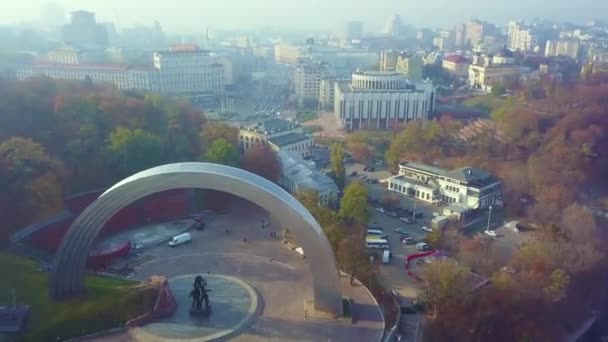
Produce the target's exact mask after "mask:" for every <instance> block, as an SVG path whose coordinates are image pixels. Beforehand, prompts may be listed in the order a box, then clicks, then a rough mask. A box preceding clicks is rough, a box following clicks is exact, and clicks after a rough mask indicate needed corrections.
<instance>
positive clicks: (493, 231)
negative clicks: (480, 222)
mask: <svg viewBox="0 0 608 342" xmlns="http://www.w3.org/2000/svg"><path fill="white" fill-rule="evenodd" d="M484 233H485V234H486V235H489V236H491V237H497V236H498V234H496V231H495V230H486V231H484Z"/></svg>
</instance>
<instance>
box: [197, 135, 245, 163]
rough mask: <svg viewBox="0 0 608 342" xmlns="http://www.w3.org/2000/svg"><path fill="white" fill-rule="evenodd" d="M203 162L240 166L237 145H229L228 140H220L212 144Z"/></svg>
mask: <svg viewBox="0 0 608 342" xmlns="http://www.w3.org/2000/svg"><path fill="white" fill-rule="evenodd" d="M203 160H205V161H207V162H210V163H216V164H224V165H229V166H238V164H239V151H238V150H237V148H236V146H235V145H233V144H231V143H229V142H228V141H226V139H224V138H219V139H216V140H215V141H213V142H212V143H211V146H209V149H207V152H205V154H204V156H203Z"/></svg>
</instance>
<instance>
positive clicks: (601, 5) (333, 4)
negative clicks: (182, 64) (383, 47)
mask: <svg viewBox="0 0 608 342" xmlns="http://www.w3.org/2000/svg"><path fill="white" fill-rule="evenodd" d="M51 2H53V3H56V4H59V5H61V6H63V8H64V10H65V11H66V14H67V13H69V12H70V11H73V10H77V9H84V10H89V11H92V12H96V13H97V18H98V20H99V21H113V22H115V23H117V24H118V26H119V27H124V26H131V25H134V24H146V25H149V24H150V23H151V22H152V21H153V20H154V19H158V20H159V21H160V23H161V25H162V26H163V27H164V28H165V30H167V31H173V32H175V31H182V30H187V31H193V30H201V29H204V28H205V27H212V28H251V27H257V26H265V25H268V26H289V27H292V28H297V29H303V28H304V29H307V28H310V29H311V30H313V29H312V28H314V27H316V28H320V29H337V28H341V27H343V26H344V23H345V22H346V21H347V20H349V19H351V20H361V21H363V22H364V23H365V30H366V31H374V30H379V29H381V28H382V27H383V26H384V23H385V22H386V21H387V20H388V18H389V17H390V16H391V15H392V14H395V13H397V14H400V15H401V18H402V19H403V22H404V23H406V24H413V25H415V26H435V27H447V26H452V25H454V24H455V23H458V22H464V21H466V20H468V19H471V18H480V19H486V20H489V21H492V22H495V23H505V22H506V21H507V20H509V19H511V18H523V19H529V18H533V17H535V16H537V17H543V18H547V19H553V20H560V21H562V20H569V21H574V22H581V23H582V22H587V21H589V20H591V19H604V18H606V17H607V16H608V14H607V13H608V0H477V1H473V0H55V1H51ZM47 3H49V0H0V23H17V22H20V21H27V22H31V21H35V20H38V19H39V18H40V9H41V8H42V6H43V5H44V4H47Z"/></svg>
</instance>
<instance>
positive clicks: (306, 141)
mask: <svg viewBox="0 0 608 342" xmlns="http://www.w3.org/2000/svg"><path fill="white" fill-rule="evenodd" d="M256 144H268V146H270V147H271V148H272V149H273V150H274V151H290V152H296V153H297V154H299V155H300V156H302V157H303V158H308V157H310V156H312V147H313V146H314V141H313V139H312V137H311V136H309V135H307V134H304V127H303V126H302V124H301V123H299V122H294V121H289V120H283V119H268V120H265V121H262V122H259V123H256V124H254V125H251V126H248V127H240V129H239V146H240V148H241V151H247V150H248V149H250V148H252V147H253V146H255V145H256Z"/></svg>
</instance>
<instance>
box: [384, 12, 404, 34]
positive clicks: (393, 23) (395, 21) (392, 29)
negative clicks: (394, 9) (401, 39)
mask: <svg viewBox="0 0 608 342" xmlns="http://www.w3.org/2000/svg"><path fill="white" fill-rule="evenodd" d="M402 32H403V24H402V23H401V16H399V15H398V14H394V15H393V16H391V17H390V18H389V20H388V22H387V23H386V26H385V28H384V33H386V34H387V35H389V36H393V37H394V36H398V35H400V34H401V33H402Z"/></svg>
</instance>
